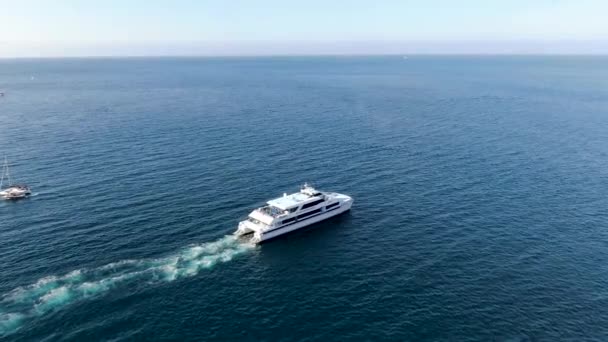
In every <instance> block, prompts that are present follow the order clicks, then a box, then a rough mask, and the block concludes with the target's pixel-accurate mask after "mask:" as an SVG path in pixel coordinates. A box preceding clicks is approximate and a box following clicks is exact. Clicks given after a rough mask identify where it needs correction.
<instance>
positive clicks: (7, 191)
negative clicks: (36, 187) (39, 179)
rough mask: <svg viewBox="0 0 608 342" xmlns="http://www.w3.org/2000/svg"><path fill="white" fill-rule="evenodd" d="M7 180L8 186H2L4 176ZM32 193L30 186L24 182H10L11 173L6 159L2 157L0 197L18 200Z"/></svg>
mask: <svg viewBox="0 0 608 342" xmlns="http://www.w3.org/2000/svg"><path fill="white" fill-rule="evenodd" d="M5 177H6V178H7V180H8V187H6V188H4V189H3V188H2V184H3V183H4V178H5ZM31 194H32V191H31V190H30V187H29V186H27V185H25V184H12V182H11V174H10V172H9V170H8V159H7V158H6V157H4V165H3V166H2V177H0V197H1V198H4V199H6V200H18V199H22V198H26V197H28V196H29V195H31Z"/></svg>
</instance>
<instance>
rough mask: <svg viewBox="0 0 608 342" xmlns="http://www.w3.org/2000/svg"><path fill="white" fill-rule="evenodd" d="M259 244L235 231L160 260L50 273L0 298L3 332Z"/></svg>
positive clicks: (204, 265)
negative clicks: (242, 239)
mask: <svg viewBox="0 0 608 342" xmlns="http://www.w3.org/2000/svg"><path fill="white" fill-rule="evenodd" d="M252 248H254V245H252V244H249V243H243V242H240V241H239V240H237V238H236V237H234V236H232V235H228V236H225V237H223V238H221V239H219V240H217V241H214V242H208V243H203V244H200V245H196V246H192V247H189V248H186V249H183V250H181V251H180V252H178V253H176V254H173V255H169V256H167V257H164V258H158V259H142V260H122V261H118V262H113V263H110V264H107V265H104V266H101V267H97V268H93V269H79V270H74V271H72V272H70V273H67V274H65V275H62V276H55V275H51V276H47V277H44V278H41V279H39V280H38V281H36V282H35V283H33V284H30V285H26V286H22V287H18V288H16V289H14V290H12V291H10V292H8V293H5V294H3V295H2V296H1V297H0V336H2V335H5V334H8V333H11V332H13V331H15V330H17V329H19V327H20V326H21V324H23V322H24V321H25V320H27V319H28V318H31V317H35V316H39V315H43V314H45V313H47V312H50V311H54V310H59V309H62V308H64V307H66V306H67V305H69V304H71V303H74V302H76V301H80V300H84V299H86V298H88V297H92V296H97V295H101V294H103V293H106V292H108V291H111V290H113V289H118V288H119V287H120V285H121V284H123V283H126V282H128V281H143V282H145V283H148V284H155V283H159V282H170V281H174V280H176V279H180V278H184V277H192V276H195V275H197V274H198V273H199V272H200V271H201V270H203V269H207V268H211V267H213V266H214V265H216V264H218V263H224V262H227V261H230V260H232V259H233V258H234V257H235V256H237V255H240V254H243V253H245V252H247V251H248V250H251V249H252Z"/></svg>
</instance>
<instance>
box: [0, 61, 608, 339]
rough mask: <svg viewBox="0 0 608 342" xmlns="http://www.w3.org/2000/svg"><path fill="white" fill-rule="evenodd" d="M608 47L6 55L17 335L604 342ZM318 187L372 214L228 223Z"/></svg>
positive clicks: (1, 283)
mask: <svg viewBox="0 0 608 342" xmlns="http://www.w3.org/2000/svg"><path fill="white" fill-rule="evenodd" d="M607 63H608V59H606V58H605V57H568V56H564V57H534V56H531V57H521V56H520V57H516V56H512V57H482V56H479V57H472V56H469V57H456V56H453V57H448V56H445V57H437V56H412V57H410V58H408V59H407V60H403V59H402V58H400V57H390V56H385V57H357V58H351V57H324V58H321V57H319V58H312V57H306V58H304V57H293V58H227V59H220V58H134V59H99V60H98V59H49V60H2V61H0V82H1V84H0V87H1V88H2V89H3V91H5V93H6V95H5V96H4V97H2V98H0V150H1V151H4V152H5V153H6V154H7V155H8V157H9V160H10V161H11V165H12V169H11V171H13V176H14V178H15V180H16V181H23V182H27V183H29V184H30V185H31V186H32V187H33V188H34V192H35V196H33V197H32V198H30V199H28V200H26V201H19V202H1V203H0V222H2V223H0V263H1V264H2V265H3V266H2V267H1V268H0V336H2V337H1V339H4V340H32V341H39V340H48V341H55V340H65V341H82V340H91V339H93V340H158V339H179V340H218V341H226V340H235V339H238V340H243V339H245V340H247V339H250V340H285V341H290V340H298V341H308V340H309V341H324V340H335V339H340V340H416V341H423V340H428V341H454V340H458V341H486V340H498V341H536V340H540V341H545V340H546V341H555V340H583V339H585V340H599V341H601V340H605V339H606V338H607V337H608V332H607V331H606V329H605V328H604V327H606V326H608V321H607V318H606V317H608V312H606V307H608V306H607V305H606V298H608V295H607V293H606V288H608V287H607V286H606V285H607V284H606V283H607V282H608V278H607V277H606V274H607V271H608V270H607V269H606V266H604V265H607V264H608V263H607V261H608V254H607V253H606V247H607V243H606V241H608V240H607V238H608V235H607V234H606V232H605V231H606V230H605V227H606V223H605V222H606V218H607V216H608V211H607V209H606V208H608V203H607V199H606V196H605V194H606V190H607V189H608V186H607V184H608V173H607V171H606V170H608V159H607V155H608V145H606V143H605V142H606V141H607V138H608V136H607V135H606V132H608V129H607V128H608V121H607V120H608V119H607V117H606V113H607V111H608V102H607V100H606V99H607V98H608V83H607V82H608V81H607V80H608V71H607V70H608V68H607V66H608V65H607ZM305 181H308V182H313V183H314V184H315V185H316V186H317V187H318V188H320V189H323V190H328V191H337V192H344V193H346V194H349V195H351V196H353V197H354V198H355V204H354V207H353V209H352V211H351V212H350V213H348V214H345V215H342V216H340V217H339V218H335V219H332V220H329V221H327V222H323V223H321V224H318V225H316V226H315V227H314V228H313V229H307V230H305V231H301V232H296V233H293V234H290V235H288V236H285V237H281V238H278V239H276V240H275V241H273V242H269V243H268V244H264V245H262V246H261V247H256V248H253V247H250V246H248V245H246V244H242V242H240V241H237V240H233V239H231V238H229V237H225V235H226V234H229V233H231V232H232V231H233V230H234V229H235V228H236V225H237V223H238V221H239V220H241V219H243V218H245V217H246V215H247V213H248V212H249V211H250V210H251V209H252V208H254V207H256V206H259V205H262V204H263V203H264V202H265V201H266V200H268V199H270V198H272V197H276V196H280V195H281V194H282V193H283V192H292V191H296V190H297V186H298V185H300V184H301V183H303V182H305Z"/></svg>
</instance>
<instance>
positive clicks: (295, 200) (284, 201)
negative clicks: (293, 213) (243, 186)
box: [267, 192, 310, 210]
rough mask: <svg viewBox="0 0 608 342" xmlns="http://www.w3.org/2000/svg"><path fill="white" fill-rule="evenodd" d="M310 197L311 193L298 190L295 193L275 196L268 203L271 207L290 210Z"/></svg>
mask: <svg viewBox="0 0 608 342" xmlns="http://www.w3.org/2000/svg"><path fill="white" fill-rule="evenodd" d="M308 199H310V196H309V195H306V194H303V193H301V192H297V193H295V194H291V195H285V196H283V197H279V198H275V199H273V200H270V201H268V202H267V203H268V205H270V206H271V207H275V208H279V209H281V210H289V209H291V208H293V207H297V206H298V205H300V203H302V202H306V200H308Z"/></svg>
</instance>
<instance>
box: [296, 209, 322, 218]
mask: <svg viewBox="0 0 608 342" xmlns="http://www.w3.org/2000/svg"><path fill="white" fill-rule="evenodd" d="M320 212H321V208H319V209H315V210H312V211H309V212H307V213H306V214H302V215H298V220H301V219H303V218H306V217H309V216H312V215H314V214H317V213H320Z"/></svg>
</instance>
